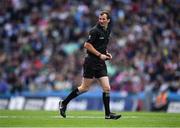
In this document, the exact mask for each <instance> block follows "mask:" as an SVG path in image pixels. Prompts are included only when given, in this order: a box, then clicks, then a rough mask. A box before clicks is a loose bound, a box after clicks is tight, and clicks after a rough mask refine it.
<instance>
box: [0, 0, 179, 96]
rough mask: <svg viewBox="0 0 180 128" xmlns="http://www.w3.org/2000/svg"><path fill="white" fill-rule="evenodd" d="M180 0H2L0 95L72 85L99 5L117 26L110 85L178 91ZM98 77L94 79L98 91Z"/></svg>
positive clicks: (77, 78) (76, 81) (120, 88)
mask: <svg viewBox="0 0 180 128" xmlns="http://www.w3.org/2000/svg"><path fill="white" fill-rule="evenodd" d="M179 5H180V0H1V1H0V94H5V93H21V92H22V91H32V92H33V91H61V90H63V91H69V90H71V89H73V88H75V87H77V86H78V85H79V84H80V82H81V78H82V64H83V61H84V56H85V54H86V52H85V50H84V49H83V44H84V41H86V39H87V35H88V31H89V29H90V28H91V27H92V26H93V25H95V24H96V22H97V20H98V19H97V18H98V17H97V16H98V14H99V12H100V11H101V10H109V11H110V12H111V15H112V17H111V18H112V19H111V20H112V21H113V29H112V35H111V39H110V43H109V46H108V51H109V52H110V53H111V54H112V56H113V59H112V61H107V65H108V72H109V77H110V83H111V88H112V91H117V92H121V93H123V94H136V93H139V92H143V91H154V92H159V91H171V92H175V93H180V52H179V51H180V15H179V11H178V10H179V8H180V6H179ZM97 84H98V83H97V82H96V81H95V82H94V84H93V85H92V89H93V87H94V88H95V89H96V88H97Z"/></svg>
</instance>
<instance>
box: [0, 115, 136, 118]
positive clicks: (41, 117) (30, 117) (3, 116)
mask: <svg viewBox="0 0 180 128" xmlns="http://www.w3.org/2000/svg"><path fill="white" fill-rule="evenodd" d="M6 118H7V119H9V118H12V119H16V118H23V119H29V118H44V117H42V116H13V115H12V116H0V119H6ZM46 118H61V117H60V116H47V117H46ZM67 118H79V119H85V118H86V119H104V117H103V116H67ZM122 118H131V119H132V118H138V117H137V116H123V117H122Z"/></svg>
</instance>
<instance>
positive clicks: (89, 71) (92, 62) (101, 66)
mask: <svg viewBox="0 0 180 128" xmlns="http://www.w3.org/2000/svg"><path fill="white" fill-rule="evenodd" d="M109 36H110V27H108V28H107V30H104V29H103V27H101V26H100V25H99V24H97V25H95V26H94V27H93V28H92V29H91V30H90V33H89V37H88V40H87V42H88V43H91V44H92V45H93V47H94V48H95V49H96V50H98V51H99V52H100V53H102V54H106V49H107V45H108V42H109ZM87 54H88V55H87V57H86V58H85V62H84V65H83V67H84V73H83V76H84V77H86V78H93V77H95V78H100V77H102V76H107V67H106V64H105V61H104V60H101V59H100V58H99V57H98V56H96V55H94V54H92V53H91V52H89V51H88V50H87Z"/></svg>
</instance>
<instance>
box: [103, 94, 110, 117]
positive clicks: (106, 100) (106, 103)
mask: <svg viewBox="0 0 180 128" xmlns="http://www.w3.org/2000/svg"><path fill="white" fill-rule="evenodd" d="M109 102H110V95H109V93H107V92H103V103H104V108H105V114H106V115H109V114H110V107H109Z"/></svg>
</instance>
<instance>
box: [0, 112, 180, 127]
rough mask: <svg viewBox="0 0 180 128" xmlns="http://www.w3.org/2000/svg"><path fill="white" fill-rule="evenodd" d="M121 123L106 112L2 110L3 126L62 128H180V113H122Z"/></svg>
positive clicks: (1, 119)
mask: <svg viewBox="0 0 180 128" xmlns="http://www.w3.org/2000/svg"><path fill="white" fill-rule="evenodd" d="M121 114H122V118H121V119H119V120H105V119H104V113H103V112H102V111H67V118H66V119H64V118H62V117H60V116H59V115H58V112H55V111H27V110H26V111H9V110H0V127H19V128H20V127H23V128H27V127H43V128H44V127H46V128H47V127H48V128H53V127H60V128H63V127H65V128H79V127H80V128H91V127H92V128H93V127H94V128H101V127H103V128H117V127H121V128H123V127H124V128H147V127H149V128H160V127H161V128H178V127H179V128H180V114H176V113H160V112H159V113H155V112H121Z"/></svg>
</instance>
